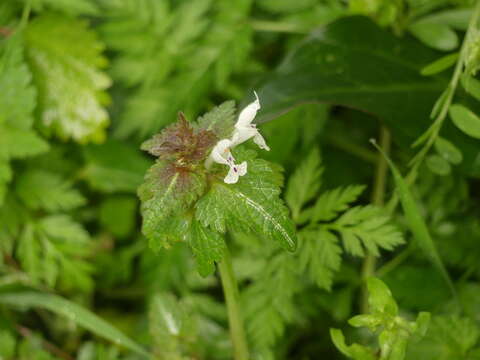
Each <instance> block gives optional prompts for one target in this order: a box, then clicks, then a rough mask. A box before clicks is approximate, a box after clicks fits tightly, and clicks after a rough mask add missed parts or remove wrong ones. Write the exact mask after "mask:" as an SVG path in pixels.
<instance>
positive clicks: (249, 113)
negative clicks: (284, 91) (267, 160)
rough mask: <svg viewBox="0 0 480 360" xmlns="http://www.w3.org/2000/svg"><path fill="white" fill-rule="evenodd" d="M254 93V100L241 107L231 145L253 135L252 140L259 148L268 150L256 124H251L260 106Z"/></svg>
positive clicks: (235, 144) (237, 143)
mask: <svg viewBox="0 0 480 360" xmlns="http://www.w3.org/2000/svg"><path fill="white" fill-rule="evenodd" d="M254 94H255V98H256V99H255V101H254V102H252V103H250V104H249V105H248V106H247V107H246V108H245V109H243V110H242V112H241V113H240V115H239V116H238V120H237V123H236V124H235V130H234V132H233V135H232V146H237V145H239V144H241V143H243V142H245V141H247V140H249V139H251V138H252V137H253V142H254V143H255V144H257V145H258V146H259V147H260V148H261V149H264V150H267V151H270V148H269V147H268V146H267V144H266V143H265V139H264V138H263V136H262V135H260V133H259V131H258V129H257V126H256V125H255V124H252V121H253V119H255V116H256V115H257V111H258V110H259V109H260V107H261V106H260V100H259V99H258V96H257V93H256V92H255V91H254Z"/></svg>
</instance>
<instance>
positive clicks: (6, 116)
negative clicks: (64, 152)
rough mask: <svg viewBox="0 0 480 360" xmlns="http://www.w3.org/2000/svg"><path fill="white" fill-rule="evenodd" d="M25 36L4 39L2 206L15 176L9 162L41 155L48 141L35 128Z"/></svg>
mask: <svg viewBox="0 0 480 360" xmlns="http://www.w3.org/2000/svg"><path fill="white" fill-rule="evenodd" d="M23 51H24V50H23V46H22V42H21V35H20V34H15V35H14V36H12V37H10V38H9V39H6V40H2V39H0V93H1V94H2V96H0V205H1V204H2V201H3V197H4V194H5V192H6V187H5V185H6V183H7V182H9V181H10V180H11V178H12V170H11V168H10V165H9V162H10V160H11V159H15V158H25V157H27V156H32V155H37V154H40V153H42V152H45V151H46V150H47V149H48V144H47V143H46V142H45V141H44V140H42V139H41V138H40V137H39V136H38V135H37V134H36V133H35V132H34V131H33V130H31V127H32V123H33V110H34V107H35V105H36V92H35V89H34V88H33V86H32V84H31V78H32V76H31V74H30V71H29V69H28V67H27V65H26V64H25V62H24V57H23Z"/></svg>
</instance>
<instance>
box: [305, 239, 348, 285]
mask: <svg viewBox="0 0 480 360" xmlns="http://www.w3.org/2000/svg"><path fill="white" fill-rule="evenodd" d="M299 238H300V240H301V241H300V246H299V250H298V252H299V261H300V262H299V266H300V271H302V272H307V274H308V275H309V277H310V279H311V281H312V282H314V283H316V284H317V285H318V286H319V287H321V288H323V289H326V290H330V289H331V287H332V282H333V274H334V272H336V271H338V270H339V269H340V264H341V254H342V249H341V248H340V246H339V245H338V240H337V238H336V236H335V235H333V234H332V233H331V232H329V231H325V230H318V231H311V230H309V231H302V232H300V233H299ZM307 270H308V271H307Z"/></svg>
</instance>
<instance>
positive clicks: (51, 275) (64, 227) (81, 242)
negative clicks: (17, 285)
mask: <svg viewBox="0 0 480 360" xmlns="http://www.w3.org/2000/svg"><path fill="white" fill-rule="evenodd" d="M91 245H92V243H91V241H90V236H89V234H88V233H87V232H86V231H85V230H84V229H83V227H82V226H81V225H80V224H78V223H76V222H74V221H73V220H72V219H71V218H70V217H68V216H66V215H53V216H47V217H44V218H41V219H39V220H38V221H37V222H35V223H27V224H26V225H25V226H24V229H23V231H22V233H21V236H20V238H19V243H18V247H17V250H16V251H17V252H16V255H17V257H18V258H19V260H20V264H21V265H22V268H23V269H24V270H25V271H26V272H27V273H28V275H29V276H30V277H31V278H32V279H33V280H34V281H35V282H45V283H47V284H48V285H49V286H51V287H54V286H56V285H57V283H59V284H60V286H61V287H62V288H63V289H66V290H71V289H75V290H78V289H80V290H83V291H89V290H91V288H92V285H93V284H92V278H91V273H92V266H91V265H90V264H89V263H88V262H87V260H86V259H85V258H86V257H87V256H88V255H90V253H91V249H92V248H91Z"/></svg>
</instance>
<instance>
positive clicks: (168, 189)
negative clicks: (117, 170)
mask: <svg viewBox="0 0 480 360" xmlns="http://www.w3.org/2000/svg"><path fill="white" fill-rule="evenodd" d="M206 186H207V181H206V177H205V174H202V173H200V172H194V171H192V169H191V168H189V167H187V166H181V165H176V164H175V163H169V162H167V161H163V160H158V161H157V162H156V163H155V165H153V166H152V167H151V168H150V169H149V170H148V172H147V174H146V176H145V182H144V183H143V184H142V185H141V186H140V188H139V189H138V195H139V197H140V200H141V201H142V215H143V227H142V231H143V233H144V234H145V236H146V237H147V238H149V239H150V240H151V241H154V242H159V243H161V244H162V245H163V246H168V240H167V238H168V239H175V240H181V239H183V238H184V236H185V233H183V232H174V233H172V232H171V230H172V218H173V217H175V216H179V215H183V213H184V212H185V211H186V210H187V209H188V208H189V207H190V206H191V205H192V204H193V203H194V201H195V200H197V199H198V198H199V197H200V196H201V194H202V193H203V192H204V191H205V188H206ZM186 221H187V220H186ZM167 223H170V224H167ZM173 223H175V221H173ZM188 227H189V225H188V226H187V228H188ZM154 247H158V246H156V245H154Z"/></svg>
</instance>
